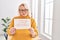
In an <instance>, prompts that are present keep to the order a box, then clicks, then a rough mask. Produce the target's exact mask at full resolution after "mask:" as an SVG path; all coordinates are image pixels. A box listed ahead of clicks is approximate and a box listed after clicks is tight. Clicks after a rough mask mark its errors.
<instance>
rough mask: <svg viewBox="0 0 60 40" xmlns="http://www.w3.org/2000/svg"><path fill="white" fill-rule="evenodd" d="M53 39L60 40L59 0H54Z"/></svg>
mask: <svg viewBox="0 0 60 40" xmlns="http://www.w3.org/2000/svg"><path fill="white" fill-rule="evenodd" d="M53 17H54V19H53V37H52V38H53V39H52V40H60V0H54V16H53Z"/></svg>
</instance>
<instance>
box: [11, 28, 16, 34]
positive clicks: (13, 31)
mask: <svg viewBox="0 0 60 40" xmlns="http://www.w3.org/2000/svg"><path fill="white" fill-rule="evenodd" d="M15 32H16V28H14V27H12V28H11V29H10V33H11V34H12V35H13V34H15Z"/></svg>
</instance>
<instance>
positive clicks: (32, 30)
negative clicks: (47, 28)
mask: <svg viewBox="0 0 60 40" xmlns="http://www.w3.org/2000/svg"><path fill="white" fill-rule="evenodd" d="M28 30H29V31H30V34H31V35H32V37H35V36H36V33H35V31H34V29H33V28H29V29H28Z"/></svg>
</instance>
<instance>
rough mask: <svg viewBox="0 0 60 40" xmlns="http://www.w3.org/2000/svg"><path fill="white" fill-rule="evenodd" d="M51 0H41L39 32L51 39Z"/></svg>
mask: <svg viewBox="0 0 60 40" xmlns="http://www.w3.org/2000/svg"><path fill="white" fill-rule="evenodd" d="M52 19H53V0H41V33H42V34H44V35H45V36H47V37H48V38H50V39H51V37H52Z"/></svg>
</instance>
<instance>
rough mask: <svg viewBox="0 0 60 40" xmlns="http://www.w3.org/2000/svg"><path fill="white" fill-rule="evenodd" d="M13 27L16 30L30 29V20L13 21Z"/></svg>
mask: <svg viewBox="0 0 60 40" xmlns="http://www.w3.org/2000/svg"><path fill="white" fill-rule="evenodd" d="M14 27H15V28H16V29H29V28H30V27H31V20H30V19H14Z"/></svg>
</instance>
